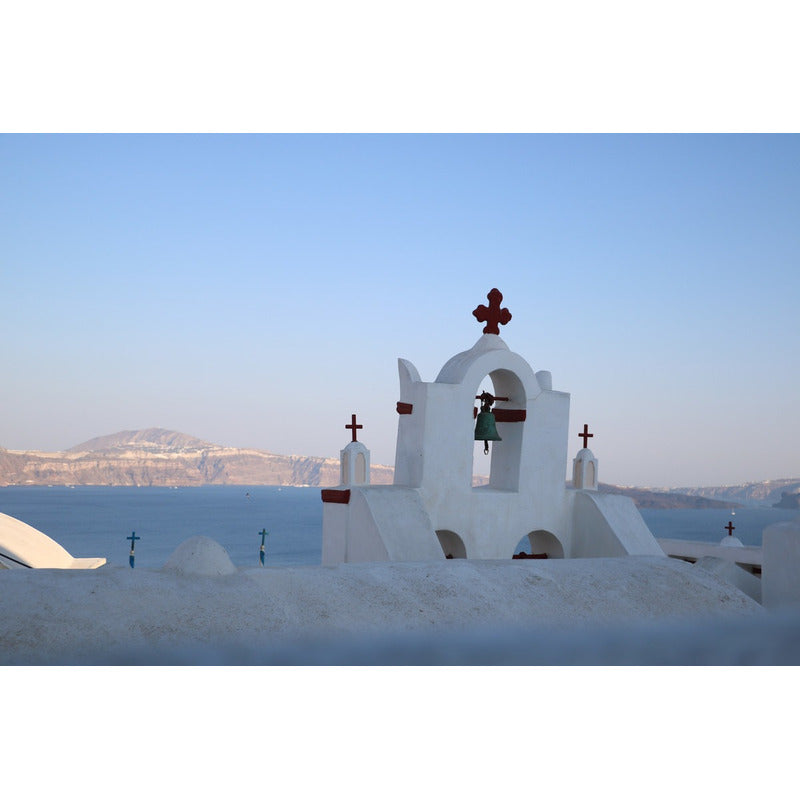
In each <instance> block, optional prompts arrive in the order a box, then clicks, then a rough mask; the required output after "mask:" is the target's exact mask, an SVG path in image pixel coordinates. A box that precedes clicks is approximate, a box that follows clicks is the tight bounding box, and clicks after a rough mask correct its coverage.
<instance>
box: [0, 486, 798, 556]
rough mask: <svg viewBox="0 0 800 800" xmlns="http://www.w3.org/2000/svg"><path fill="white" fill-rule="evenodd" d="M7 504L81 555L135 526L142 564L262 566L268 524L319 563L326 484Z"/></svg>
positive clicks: (119, 544) (665, 516)
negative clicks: (193, 561) (172, 560)
mask: <svg viewBox="0 0 800 800" xmlns="http://www.w3.org/2000/svg"><path fill="white" fill-rule="evenodd" d="M0 512H3V513H4V514H9V515H11V516H12V517H16V518H17V519H21V520H22V521H23V522H27V523H28V524H29V525H32V526H33V527H34V528H38V529H39V530H40V531H43V532H44V533H46V534H47V535H48V536H51V537H52V538H53V539H55V540H56V541H57V542H58V543H59V544H61V545H62V546H63V547H65V548H66V549H67V550H68V551H69V552H70V553H72V555H73V556H76V557H84V556H104V557H105V558H107V559H108V562H109V564H112V565H127V563H128V551H129V549H130V542H129V541H127V539H126V537H128V536H130V535H131V531H136V535H137V536H140V537H141V539H140V540H138V541H137V542H136V566H137V567H144V568H150V569H158V568H160V567H162V566H163V565H164V562H165V561H166V560H167V559H168V558H169V556H170V555H171V554H172V552H173V551H174V550H175V548H176V547H177V546H178V545H179V544H180V543H181V542H182V541H184V539H187V538H189V537H190V536H195V535H197V534H202V535H204V536H210V537H211V538H212V539H215V540H216V541H218V542H219V543H220V544H221V545H222V546H223V547H224V548H225V549H226V550H227V551H228V554H229V555H230V557H231V560H232V561H233V563H234V564H236V565H237V566H240V567H247V566H252V567H256V566H258V551H259V546H260V544H261V536H260V535H259V532H260V531H261V530H262V528H266V530H267V531H269V535H268V536H267V540H266V553H267V564H268V565H274V566H278V565H288V564H296V565H299V564H319V563H320V560H321V553H322V501H321V499H320V490H319V489H310V488H293V487H277V486H202V487H185V488H184V487H181V488H177V489H171V488H162V487H155V488H154V487H94V486H76V487H75V488H67V487H61V486H54V487H46V486H25V487H18V486H9V487H0ZM641 514H642V517H643V518H644V520H645V522H646V523H647V525H648V526H649V528H650V530H651V531H652V532H653V533H654V534H655V535H656V536H659V537H664V538H672V539H695V540H698V541H708V542H718V541H719V540H720V539H722V537H723V536H725V535H726V533H727V532H726V530H725V525H726V524H727V523H728V520H732V521H733V524H734V526H735V528H736V529H735V531H734V535H735V536H737V537H738V538H739V539H740V540H741V541H742V543H743V544H746V545H760V544H761V532H762V531H763V529H764V528H765V527H766V526H767V525H771V524H772V523H773V522H780V521H783V520H788V519H793V518H794V517H796V516H797V515H798V512H797V511H787V510H782V509H772V508H740V509H736V510H735V511H734V512H733V513H732V512H731V511H730V510H728V509H720V510H718V509H706V510H695V509H691V510H689V509H687V510H664V511H662V510H650V509H642V510H641Z"/></svg>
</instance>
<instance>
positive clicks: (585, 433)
mask: <svg viewBox="0 0 800 800" xmlns="http://www.w3.org/2000/svg"><path fill="white" fill-rule="evenodd" d="M578 438H579V439H583V446H584V448H586V447H587V446H588V445H587V441H586V440H587V439H592V438H594V434H593V433H589V426H588V425H587V424H586V423H584V424H583V433H579V434H578Z"/></svg>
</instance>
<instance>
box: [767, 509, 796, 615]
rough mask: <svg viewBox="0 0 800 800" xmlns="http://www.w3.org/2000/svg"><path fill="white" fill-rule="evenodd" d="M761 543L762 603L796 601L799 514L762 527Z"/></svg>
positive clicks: (770, 604)
mask: <svg viewBox="0 0 800 800" xmlns="http://www.w3.org/2000/svg"><path fill="white" fill-rule="evenodd" d="M762 546H763V572H762V581H763V587H762V590H761V591H762V597H763V603H764V606H765V607H767V608H775V607H780V606H784V605H791V604H795V603H800V517H797V518H795V519H793V520H789V521H788V522H778V523H776V524H775V525H770V526H769V527H767V528H764V532H763V534H762Z"/></svg>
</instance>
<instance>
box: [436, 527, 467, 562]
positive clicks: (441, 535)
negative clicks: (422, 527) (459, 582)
mask: <svg viewBox="0 0 800 800" xmlns="http://www.w3.org/2000/svg"><path fill="white" fill-rule="evenodd" d="M436 538H437V539H438V540H439V545H440V547H441V548H442V552H443V553H444V557H445V558H466V557H467V548H466V547H465V546H464V540H463V539H462V538H461V537H460V536H459V535H458V534H457V533H455V532H454V531H446V530H442V531H436Z"/></svg>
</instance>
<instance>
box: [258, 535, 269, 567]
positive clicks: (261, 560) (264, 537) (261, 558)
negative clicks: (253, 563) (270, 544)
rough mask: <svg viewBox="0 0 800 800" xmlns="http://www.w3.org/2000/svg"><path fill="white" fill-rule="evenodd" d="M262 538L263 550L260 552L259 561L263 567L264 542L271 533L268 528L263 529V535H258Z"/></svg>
mask: <svg viewBox="0 0 800 800" xmlns="http://www.w3.org/2000/svg"><path fill="white" fill-rule="evenodd" d="M258 535H259V536H260V537H261V548H260V549H259V551H258V559H259V561H260V562H261V566H262V567H263V566H264V540H265V539H266V538H267V536H269V531H268V530H267V529H266V528H262V529H261V533H259V534H258Z"/></svg>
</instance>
